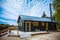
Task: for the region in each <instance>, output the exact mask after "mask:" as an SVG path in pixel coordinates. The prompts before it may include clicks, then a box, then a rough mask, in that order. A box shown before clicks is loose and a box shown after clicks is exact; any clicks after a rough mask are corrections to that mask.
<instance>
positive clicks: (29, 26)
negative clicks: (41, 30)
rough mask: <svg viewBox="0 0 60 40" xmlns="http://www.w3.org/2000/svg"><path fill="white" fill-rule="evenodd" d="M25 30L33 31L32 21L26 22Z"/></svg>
mask: <svg viewBox="0 0 60 40" xmlns="http://www.w3.org/2000/svg"><path fill="white" fill-rule="evenodd" d="M25 31H28V32H29V31H31V22H29V21H27V22H25Z"/></svg>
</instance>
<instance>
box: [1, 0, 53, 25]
mask: <svg viewBox="0 0 60 40" xmlns="http://www.w3.org/2000/svg"><path fill="white" fill-rule="evenodd" d="M49 3H52V0H0V24H2V23H3V24H10V25H17V19H18V16H19V15H28V16H35V17H41V16H42V14H43V11H44V12H45V14H46V15H47V16H49V17H50V9H49Z"/></svg>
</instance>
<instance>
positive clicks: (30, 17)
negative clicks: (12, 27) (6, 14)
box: [20, 15, 56, 22]
mask: <svg viewBox="0 0 60 40" xmlns="http://www.w3.org/2000/svg"><path fill="white" fill-rule="evenodd" d="M20 17H21V20H32V21H44V22H51V19H49V18H41V17H33V16H26V15H20ZM53 22H56V21H54V20H53Z"/></svg>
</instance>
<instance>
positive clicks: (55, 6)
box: [53, 0, 60, 26]
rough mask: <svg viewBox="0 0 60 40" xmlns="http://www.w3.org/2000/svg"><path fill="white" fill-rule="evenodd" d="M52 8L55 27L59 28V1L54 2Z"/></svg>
mask: <svg viewBox="0 0 60 40" xmlns="http://www.w3.org/2000/svg"><path fill="white" fill-rule="evenodd" d="M53 7H54V9H55V14H54V15H55V20H56V21H57V25H58V26H60V0H54V1H53Z"/></svg>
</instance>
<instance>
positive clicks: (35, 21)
mask: <svg viewBox="0 0 60 40" xmlns="http://www.w3.org/2000/svg"><path fill="white" fill-rule="evenodd" d="M17 23H18V28H19V30H21V31H24V32H27V31H28V32H30V31H50V30H57V29H56V21H54V20H53V22H51V19H49V18H41V17H32V16H25V15H20V16H19V17H18V21H17Z"/></svg>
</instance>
